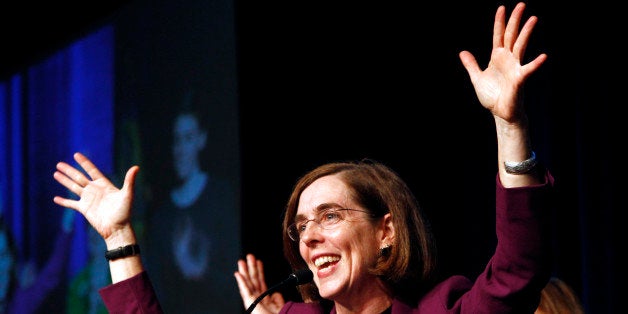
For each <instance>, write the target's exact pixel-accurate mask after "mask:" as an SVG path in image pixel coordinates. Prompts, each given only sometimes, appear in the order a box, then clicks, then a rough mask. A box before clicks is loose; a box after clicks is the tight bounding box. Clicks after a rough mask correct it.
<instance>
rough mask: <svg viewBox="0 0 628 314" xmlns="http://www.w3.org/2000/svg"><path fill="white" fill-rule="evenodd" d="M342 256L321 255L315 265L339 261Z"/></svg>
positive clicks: (319, 265)
mask: <svg viewBox="0 0 628 314" xmlns="http://www.w3.org/2000/svg"><path fill="white" fill-rule="evenodd" d="M339 260H340V257H338V256H321V257H319V258H317V259H316V260H315V261H314V265H316V267H321V265H323V264H326V263H331V262H336V261H339Z"/></svg>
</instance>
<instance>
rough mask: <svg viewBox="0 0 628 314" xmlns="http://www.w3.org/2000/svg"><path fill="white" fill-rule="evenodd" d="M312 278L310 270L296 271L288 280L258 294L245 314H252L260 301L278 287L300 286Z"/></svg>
mask: <svg viewBox="0 0 628 314" xmlns="http://www.w3.org/2000/svg"><path fill="white" fill-rule="evenodd" d="M312 278H313V274H312V271H311V270H309V269H299V270H297V271H296V272H294V273H292V274H290V276H288V278H286V279H284V280H283V281H282V282H280V283H278V284H276V285H274V286H272V287H270V288H269V289H268V290H266V291H264V293H262V294H260V295H259V296H258V297H257V299H255V301H253V303H251V306H249V308H248V309H247V310H246V313H247V314H249V313H251V312H253V309H254V308H255V306H257V304H258V303H259V302H260V301H262V299H263V298H265V297H266V296H267V295H269V294H271V293H273V292H275V291H276V290H277V289H279V288H280V287H282V286H285V285H294V286H298V285H302V284H305V283H308V282H310V281H312Z"/></svg>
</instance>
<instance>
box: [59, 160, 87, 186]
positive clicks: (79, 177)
mask: <svg viewBox="0 0 628 314" xmlns="http://www.w3.org/2000/svg"><path fill="white" fill-rule="evenodd" d="M57 170H59V171H60V172H62V173H63V174H64V175H66V176H67V177H68V178H70V179H71V180H73V181H74V182H75V183H76V184H78V185H79V186H81V187H84V186H86V185H87V184H89V179H88V178H87V177H86V176H85V174H84V173H82V172H81V171H79V170H78V169H76V168H74V167H72V166H70V165H69V164H67V163H65V162H63V161H61V162H58V163H57Z"/></svg>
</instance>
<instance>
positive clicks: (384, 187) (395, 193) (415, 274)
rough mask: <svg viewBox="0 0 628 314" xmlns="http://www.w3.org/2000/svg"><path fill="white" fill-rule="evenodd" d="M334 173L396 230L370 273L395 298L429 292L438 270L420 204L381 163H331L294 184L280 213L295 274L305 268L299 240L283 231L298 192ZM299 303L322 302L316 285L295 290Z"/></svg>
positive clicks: (409, 298) (286, 251)
mask: <svg viewBox="0 0 628 314" xmlns="http://www.w3.org/2000/svg"><path fill="white" fill-rule="evenodd" d="M329 175H338V176H339V178H340V179H341V180H342V181H343V182H344V183H345V184H346V185H347V187H348V189H349V191H350V195H351V198H352V200H353V201H354V202H356V203H358V204H360V206H362V207H363V208H364V209H365V210H367V211H369V213H370V214H371V216H373V217H375V219H377V218H381V217H383V216H384V215H385V214H387V213H391V216H392V222H393V225H394V228H395V238H394V242H393V243H391V247H390V248H389V249H387V250H386V251H385V252H384V254H382V256H381V257H380V258H379V260H378V261H377V264H376V265H374V266H373V268H372V269H371V273H373V274H376V275H378V276H379V277H380V278H381V279H382V280H383V281H384V282H385V283H386V284H387V285H388V286H389V287H390V288H391V289H393V291H394V293H395V295H396V296H397V297H400V298H402V299H405V300H406V301H409V302H412V301H417V300H416V299H415V298H417V297H418V296H419V295H420V291H424V290H425V289H427V288H429V286H430V285H431V281H432V280H433V279H434V278H433V275H434V272H435V268H436V246H435V243H434V240H433V234H432V231H431V227H430V225H429V222H428V221H427V219H426V218H425V217H424V215H423V213H422V211H421V209H420V207H419V204H418V201H417V200H416V198H415V196H414V194H413V193H412V192H411V191H410V189H409V187H408V186H407V185H406V183H405V182H404V181H403V180H402V179H401V178H400V177H399V175H398V174H397V173H396V172H395V171H393V170H392V169H390V168H389V167H388V166H385V165H383V164H381V163H379V162H376V161H373V160H370V159H364V160H361V161H348V162H333V163H328V164H324V165H321V166H319V167H317V168H315V169H313V170H311V171H310V172H308V173H307V174H305V175H304V176H302V177H301V178H300V179H299V180H298V181H297V183H296V184H295V186H294V189H293V191H292V194H291V195H290V199H289V200H288V203H287V206H286V208H285V212H284V220H283V230H284V232H283V247H284V255H285V257H286V259H287V260H288V262H289V263H290V266H291V267H292V269H293V270H297V269H302V268H306V267H307V264H306V263H305V261H304V260H303V259H302V258H301V255H300V253H299V242H298V241H297V242H295V241H292V240H291V239H290V237H289V236H288V234H287V232H286V230H287V228H288V226H290V224H292V223H293V222H294V219H295V216H296V213H297V208H298V205H299V198H300V196H301V193H303V191H304V190H305V189H306V188H307V187H308V186H309V185H310V184H312V183H313V182H314V181H316V180H317V179H319V178H321V177H325V176H329ZM298 288H299V292H300V293H301V296H302V298H303V300H306V301H312V302H317V301H320V300H321V296H320V294H319V293H318V289H317V288H316V286H315V285H314V283H309V284H306V285H302V286H299V287H298Z"/></svg>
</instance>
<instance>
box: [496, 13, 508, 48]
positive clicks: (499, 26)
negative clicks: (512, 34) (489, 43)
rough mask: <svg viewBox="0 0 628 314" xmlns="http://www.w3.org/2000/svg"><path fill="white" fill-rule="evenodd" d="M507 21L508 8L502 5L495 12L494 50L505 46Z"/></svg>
mask: <svg viewBox="0 0 628 314" xmlns="http://www.w3.org/2000/svg"><path fill="white" fill-rule="evenodd" d="M505 21H506V7H505V6H503V5H500V6H499V7H498V8H497V12H495V24H493V49H495V48H501V47H503V46H504V28H505Z"/></svg>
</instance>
